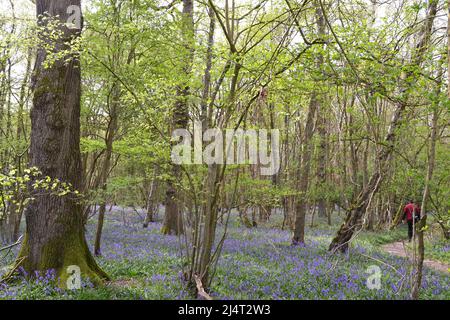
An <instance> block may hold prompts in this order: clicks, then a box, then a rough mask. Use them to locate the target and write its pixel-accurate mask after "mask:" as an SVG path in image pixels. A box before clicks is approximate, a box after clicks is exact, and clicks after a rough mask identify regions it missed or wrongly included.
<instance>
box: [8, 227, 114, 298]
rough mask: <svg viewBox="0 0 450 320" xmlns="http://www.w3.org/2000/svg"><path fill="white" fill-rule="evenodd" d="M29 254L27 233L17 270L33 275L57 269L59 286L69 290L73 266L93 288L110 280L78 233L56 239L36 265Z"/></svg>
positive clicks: (46, 247)
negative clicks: (69, 269) (37, 272)
mask: <svg viewBox="0 0 450 320" xmlns="http://www.w3.org/2000/svg"><path fill="white" fill-rule="evenodd" d="M61 252H62V256H61ZM29 254H30V247H29V243H28V235H27V234H26V235H25V238H24V242H23V245H22V247H21V250H20V252H19V255H18V258H17V261H18V262H20V263H19V264H18V265H17V267H20V266H21V267H23V268H24V270H25V271H26V272H27V273H28V274H30V275H33V274H34V272H35V271H39V272H45V271H47V270H50V269H54V270H55V271H56V275H57V277H58V278H59V279H60V280H59V286H60V287H61V288H63V289H65V288H66V287H67V279H68V278H69V276H70V274H69V273H68V272H67V268H68V267H69V266H71V265H76V266H78V267H79V268H80V270H81V277H82V279H85V280H87V279H89V281H91V282H92V283H93V284H94V285H100V284H102V283H103V282H104V281H105V280H109V276H108V275H107V274H106V273H105V272H104V271H103V270H102V269H100V267H99V266H98V265H97V263H96V261H95V260H94V258H93V257H92V254H91V253H90V251H89V248H88V246H87V243H86V241H85V240H84V235H83V234H82V233H78V234H77V233H75V234H73V235H72V236H70V237H68V236H67V235H66V236H64V237H55V238H54V239H52V240H51V241H49V242H48V243H46V244H45V245H44V246H43V247H42V249H41V253H40V255H39V261H38V262H37V263H33V262H32V261H31V259H29V258H28V256H29ZM16 269H17V268H16Z"/></svg>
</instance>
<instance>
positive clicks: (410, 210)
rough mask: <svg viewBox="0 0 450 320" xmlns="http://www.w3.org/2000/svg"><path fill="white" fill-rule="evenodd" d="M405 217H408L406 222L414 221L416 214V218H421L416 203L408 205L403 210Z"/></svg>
mask: <svg viewBox="0 0 450 320" xmlns="http://www.w3.org/2000/svg"><path fill="white" fill-rule="evenodd" d="M403 213H404V216H406V220H408V221H412V219H413V216H414V213H415V216H416V217H420V208H419V206H416V205H415V204H414V203H408V204H407V205H406V206H405V207H404V208H403Z"/></svg>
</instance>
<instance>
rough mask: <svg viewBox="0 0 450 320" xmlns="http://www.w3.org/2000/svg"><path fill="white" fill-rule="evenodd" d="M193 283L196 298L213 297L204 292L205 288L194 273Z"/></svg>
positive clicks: (205, 298) (208, 298) (210, 298)
mask: <svg viewBox="0 0 450 320" xmlns="http://www.w3.org/2000/svg"><path fill="white" fill-rule="evenodd" d="M194 279H195V284H196V285H197V298H198V299H199V300H213V298H212V297H211V296H210V295H209V294H207V293H206V291H205V289H204V288H203V284H202V280H201V279H200V277H199V276H198V275H194Z"/></svg>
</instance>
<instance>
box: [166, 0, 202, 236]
mask: <svg viewBox="0 0 450 320" xmlns="http://www.w3.org/2000/svg"><path fill="white" fill-rule="evenodd" d="M182 31H183V37H184V44H185V45H184V50H185V51H186V54H185V59H184V60H185V61H184V66H183V77H184V79H183V81H182V82H183V83H182V85H181V86H180V87H179V88H178V90H177V96H178V97H179V98H178V100H177V102H176V103H175V108H174V111H173V119H172V122H173V129H185V128H187V125H188V121H189V108H188V97H189V94H190V88H189V79H188V78H189V74H190V73H191V68H192V62H193V47H192V43H191V40H192V39H193V37H194V2H193V0H183V30H182ZM181 178H182V172H181V168H180V166H179V165H176V164H173V165H172V179H170V180H169V181H168V182H167V192H166V212H165V216H164V223H163V227H162V233H163V234H174V235H179V234H182V233H183V232H184V230H183V224H182V212H180V206H179V203H178V202H179V200H180V199H179V190H178V186H177V185H176V183H178V182H179V181H180V180H181ZM174 181H175V182H176V183H175V182H174Z"/></svg>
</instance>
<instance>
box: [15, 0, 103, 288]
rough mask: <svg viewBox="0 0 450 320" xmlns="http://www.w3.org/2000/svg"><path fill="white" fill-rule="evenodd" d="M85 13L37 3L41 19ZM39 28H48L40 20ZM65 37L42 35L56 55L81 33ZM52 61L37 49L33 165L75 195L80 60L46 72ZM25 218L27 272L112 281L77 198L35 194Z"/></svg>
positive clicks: (64, 3)
mask: <svg viewBox="0 0 450 320" xmlns="http://www.w3.org/2000/svg"><path fill="white" fill-rule="evenodd" d="M70 5H75V6H78V7H80V0H50V1H49V0H37V1H36V8H37V15H38V17H39V16H40V15H43V14H44V13H45V12H48V14H49V15H50V16H52V17H56V16H57V15H59V19H60V21H61V22H63V23H64V22H65V21H67V19H68V16H69V14H68V13H67V8H68V7H69V6H70ZM39 24H40V25H44V26H45V22H44V21H42V20H41V19H39ZM60 28H61V30H63V32H64V36H63V37H62V38H60V39H56V40H49V39H48V38H46V37H45V35H44V36H42V35H41V37H42V40H43V41H46V42H47V44H48V45H50V46H51V47H52V48H53V49H54V50H55V51H56V52H61V51H62V50H67V49H69V41H70V40H71V39H72V38H74V37H78V36H79V34H80V31H81V30H79V29H69V28H67V27H65V26H61V27H60ZM46 58H47V54H46V51H45V50H44V49H43V48H39V49H38V53H37V59H36V65H35V70H34V75H33V88H34V98H33V108H32V111H31V126H32V128H31V147H30V165H31V166H36V167H38V168H39V169H40V170H41V171H42V173H43V175H44V176H49V177H51V178H58V179H60V180H61V181H63V182H67V183H71V184H72V186H73V188H74V189H75V190H80V188H81V187H82V181H81V180H82V169H81V158H80V89H81V75H80V63H79V57H78V56H77V55H76V54H70V56H68V55H67V54H66V56H65V57H64V58H61V59H59V60H57V61H55V62H54V63H52V64H51V66H50V67H47V68H45V67H44V65H43V63H44V61H45V59H46ZM34 196H35V198H36V199H35V201H34V202H32V203H31V204H30V205H29V207H28V208H27V210H26V212H25V217H26V222H27V227H26V233H25V238H24V241H23V244H22V248H21V251H20V253H19V260H18V261H21V264H20V265H21V266H22V267H23V268H24V269H25V271H27V272H28V274H34V272H35V271H45V270H49V269H54V270H56V271H57V274H58V276H60V278H61V283H60V285H61V286H62V287H64V286H65V285H66V283H65V282H66V279H67V277H68V276H69V274H68V273H67V270H66V268H67V267H68V266H71V265H77V266H78V267H80V269H81V273H82V274H81V275H82V276H83V277H89V278H90V279H91V281H94V282H99V281H100V280H101V279H105V278H108V276H107V275H106V274H105V273H104V272H103V271H102V270H101V269H100V268H99V267H98V266H97V263H96V262H95V260H94V258H93V257H92V255H91V253H90V251H89V249H88V245H87V243H86V239H85V232H84V227H83V216H82V205H81V203H80V201H79V199H78V198H76V197H75V196H73V195H68V196H64V197H58V196H55V195H50V194H37V193H36V194H35V195H34Z"/></svg>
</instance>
